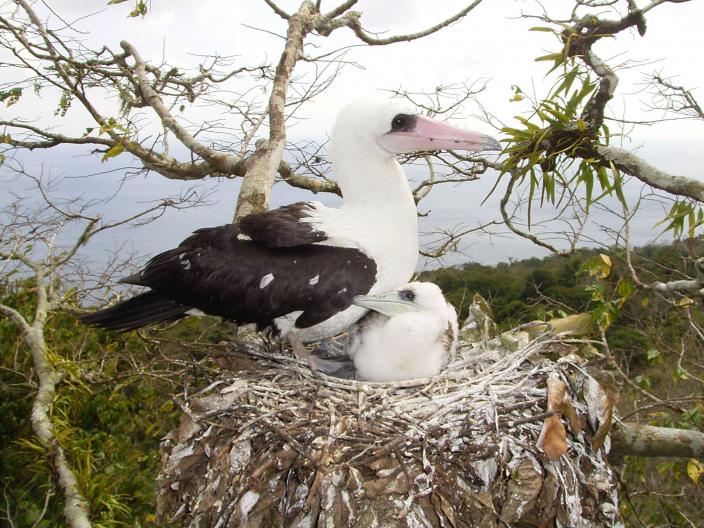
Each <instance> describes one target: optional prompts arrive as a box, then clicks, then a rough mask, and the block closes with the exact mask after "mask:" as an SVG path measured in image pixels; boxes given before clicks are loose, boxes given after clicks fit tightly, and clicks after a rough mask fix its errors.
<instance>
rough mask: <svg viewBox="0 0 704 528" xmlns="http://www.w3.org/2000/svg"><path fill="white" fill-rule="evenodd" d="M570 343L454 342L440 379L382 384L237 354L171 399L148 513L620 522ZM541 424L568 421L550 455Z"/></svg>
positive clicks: (220, 521)
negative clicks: (207, 380) (558, 391)
mask: <svg viewBox="0 0 704 528" xmlns="http://www.w3.org/2000/svg"><path fill="white" fill-rule="evenodd" d="M504 342H505V341H504ZM574 350H576V347H575V346H573V345H570V344H569V343H568V342H567V341H566V340H564V339H560V338H559V337H555V336H552V335H550V334H545V335H543V336H542V337H539V338H538V339H536V340H534V341H532V342H530V343H527V344H526V343H524V346H520V347H518V349H517V350H513V351H511V350H509V349H507V348H506V347H505V346H503V345H501V341H500V340H499V339H495V340H493V341H489V342H488V343H485V344H483V345H480V344H475V345H466V344H465V345H464V346H461V347H460V351H459V354H458V357H457V358H456V359H455V360H454V361H453V362H451V363H450V365H449V366H448V368H447V369H446V370H445V371H444V372H443V373H441V375H439V376H436V377H434V378H429V379H424V380H412V381H405V382H398V383H383V384H382V383H367V382H358V381H349V380H342V379H337V378H332V377H329V376H326V375H323V374H320V373H312V372H311V371H310V370H309V369H308V368H307V366H305V365H304V364H303V363H300V362H299V361H297V360H295V359H293V358H292V357H290V356H286V355H282V354H281V353H280V352H272V351H269V350H266V347H262V346H255V345H252V344H249V345H240V346H238V347H236V350H233V351H232V358H233V364H236V365H238V368H239V370H238V371H237V372H234V371H230V372H227V374H224V375H223V376H222V378H221V379H220V380H218V381H217V382H215V383H213V384H211V385H210V386H209V387H208V388H206V389H204V390H203V391H201V392H200V393H198V394H197V395H195V396H193V397H191V398H189V399H188V400H187V401H184V402H182V406H183V409H184V415H183V418H182V421H181V424H180V426H179V427H178V429H177V430H174V431H173V432H172V433H171V434H170V435H169V436H168V437H167V438H166V439H165V440H164V442H163V453H164V454H163V462H162V469H161V473H160V475H159V480H158V501H157V503H158V515H159V517H160V519H161V520H162V521H175V522H177V523H179V524H180V525H183V526H189V527H205V526H208V527H234V526H245V527H269V526H271V527H279V526H287V527H313V526H334V527H347V526H355V527H367V526H369V527H371V526H379V527H389V526H408V527H426V526H427V527H452V528H457V527H465V526H466V527H469V526H479V527H499V526H553V525H554V526H563V527H572V528H579V527H583V526H584V527H588V526H615V525H619V524H620V519H619V513H618V511H619V509H618V506H619V505H618V496H617V492H616V485H615V478H614V475H613V473H612V471H611V469H610V468H609V466H608V464H607V462H606V460H605V456H606V454H605V452H604V451H605V450H604V448H598V449H596V448H595V447H593V445H592V442H591V441H592V440H593V439H594V437H595V435H596V436H602V437H603V434H602V435H597V434H596V433H597V431H598V430H599V427H600V426H602V430H603V429H604V427H603V425H604V424H603V423H604V422H606V421H608V420H610V412H609V411H610V406H608V405H605V402H606V401H607V400H608V399H607V397H606V395H605V392H604V391H603V389H602V388H601V387H600V385H599V384H598V383H597V382H596V381H595V379H594V378H593V377H592V376H591V375H590V372H592V373H595V372H596V371H592V370H591V369H592V368H593V367H590V366H588V365H587V364H586V362H585V360H583V359H582V358H580V357H579V356H577V355H575V354H573V353H572V352H574ZM548 356H549V357H559V359H558V360H557V361H554V360H551V359H549V358H548ZM549 382H552V383H553V385H554V384H558V385H561V384H560V383H559V382H562V383H564V384H565V388H566V391H565V396H564V400H565V402H568V403H567V404H568V406H569V407H570V408H572V409H574V411H576V412H571V417H568V416H563V417H562V418H560V415H559V414H555V413H554V412H547V411H548V409H549V406H548V399H549V398H548V389H547V386H548V384H549ZM569 403H571V406H570V405H569ZM551 410H552V411H554V409H551ZM607 415H609V416H607ZM568 418H570V419H568ZM550 420H553V421H555V420H557V422H558V423H557V424H554V423H553V425H557V426H558V428H560V429H561V430H563V431H564V427H563V425H561V424H564V425H565V426H567V435H566V452H565V453H564V454H562V455H561V456H560V455H559V453H558V455H554V454H553V457H554V458H555V460H552V459H551V458H550V457H548V456H547V455H546V451H548V449H547V447H545V446H543V447H537V443H538V439H539V437H540V435H541V430H543V428H544V427H545V428H546V429H548V428H547V425H548V423H550V422H549V421H550ZM607 427H608V425H607ZM550 434H552V433H550V432H548V435H550ZM564 436H565V435H564V432H563V434H562V437H563V438H564ZM542 440H543V441H544V440H545V438H543V439H542ZM598 443H603V440H602V441H599V442H598ZM558 444H559V442H558ZM563 444H564V440H563ZM594 444H597V442H594ZM605 447H606V448H608V438H606V445H605ZM563 451H564V449H563Z"/></svg>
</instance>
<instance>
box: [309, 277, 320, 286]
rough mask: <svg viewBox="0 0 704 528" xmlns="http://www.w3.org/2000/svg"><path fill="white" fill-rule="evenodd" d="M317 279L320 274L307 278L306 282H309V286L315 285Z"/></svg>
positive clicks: (318, 279)
mask: <svg viewBox="0 0 704 528" xmlns="http://www.w3.org/2000/svg"><path fill="white" fill-rule="evenodd" d="M319 281H320V274H318V275H316V276H315V277H313V278H312V279H311V280H309V281H308V284H310V285H311V286H315V285H316V284H318V282H319Z"/></svg>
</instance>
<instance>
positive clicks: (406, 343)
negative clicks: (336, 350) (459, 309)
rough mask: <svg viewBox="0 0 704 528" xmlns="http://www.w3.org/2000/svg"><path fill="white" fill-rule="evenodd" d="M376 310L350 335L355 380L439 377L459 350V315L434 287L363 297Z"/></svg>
mask: <svg viewBox="0 0 704 528" xmlns="http://www.w3.org/2000/svg"><path fill="white" fill-rule="evenodd" d="M354 304H356V305H357V306H361V307H363V308H368V309H369V310H372V311H371V312H369V313H368V314H367V315H365V316H364V318H363V319H361V320H360V321H359V323H358V324H357V325H355V326H354V327H353V329H352V330H351V331H350V336H349V340H348V343H347V347H346V352H347V355H349V356H350V357H351V358H352V360H353V361H354V366H355V369H356V377H357V379H361V380H366V381H398V380H405V379H413V378H426V377H430V376H434V375H436V374H438V373H439V372H440V371H441V370H442V369H443V368H444V367H445V366H446V365H447V363H448V361H449V359H450V357H452V355H453V354H454V353H455V349H456V347H457V313H456V312H455V309H454V308H453V307H452V305H451V304H450V303H448V302H447V301H446V300H445V297H443V295H442V291H440V288H438V287H437V286H436V285H435V284H433V283H432V282H411V283H410V284H406V285H403V286H401V287H399V288H397V289H395V290H393V291H391V292H388V293H386V294H384V295H360V296H357V297H355V299H354Z"/></svg>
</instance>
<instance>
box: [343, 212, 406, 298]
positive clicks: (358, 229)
mask: <svg viewBox="0 0 704 528" xmlns="http://www.w3.org/2000/svg"><path fill="white" fill-rule="evenodd" d="M331 234H332V237H331V242H332V243H337V242H338V241H339V243H340V245H354V246H356V247H358V248H359V249H360V250H362V251H363V252H364V253H365V254H366V255H367V256H368V257H370V258H371V259H373V260H374V262H375V263H376V280H375V283H374V286H373V287H372V289H371V291H370V293H372V294H374V293H384V292H387V291H389V290H392V289H394V288H396V287H398V286H401V285H402V284H405V283H406V282H408V281H409V280H410V279H411V277H412V276H413V273H414V272H415V270H416V266H417V264H418V220H417V213H416V208H415V204H414V203H413V202H412V201H410V203H408V204H403V205H397V206H394V207H391V206H389V207H386V208H384V207H381V206H378V207H374V208H355V209H350V210H348V211H345V215H344V217H343V218H341V220H340V221H339V222H336V223H334V224H333V225H332V226H331Z"/></svg>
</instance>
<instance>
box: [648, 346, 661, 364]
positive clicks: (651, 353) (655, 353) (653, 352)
mask: <svg viewBox="0 0 704 528" xmlns="http://www.w3.org/2000/svg"><path fill="white" fill-rule="evenodd" d="M647 357H648V361H654V360H656V359H658V358H660V351H659V350H657V349H655V348H649V349H648V352H647Z"/></svg>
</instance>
